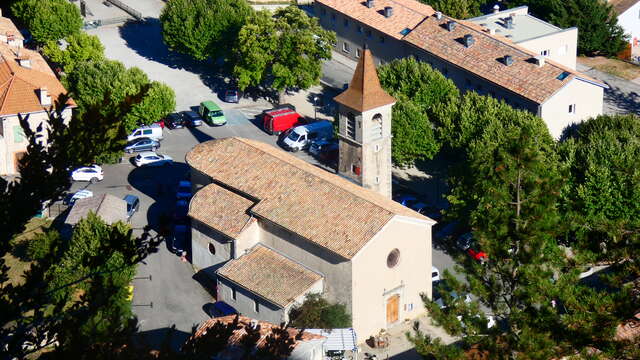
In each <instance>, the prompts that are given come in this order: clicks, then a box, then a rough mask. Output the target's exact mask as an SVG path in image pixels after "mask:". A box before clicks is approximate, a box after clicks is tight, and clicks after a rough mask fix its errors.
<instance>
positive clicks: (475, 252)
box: [456, 232, 489, 263]
mask: <svg viewBox="0 0 640 360" xmlns="http://www.w3.org/2000/svg"><path fill="white" fill-rule="evenodd" d="M456 246H457V247H458V249H460V250H462V251H464V252H466V253H467V254H469V256H471V257H472V258H474V259H475V260H477V261H479V262H481V263H485V262H486V261H487V260H488V259H489V257H488V256H487V254H486V253H485V252H484V251H482V250H480V249H479V248H478V246H477V244H476V243H475V241H473V234H472V233H470V232H469V233H465V234H462V235H460V237H458V240H457V241H456Z"/></svg>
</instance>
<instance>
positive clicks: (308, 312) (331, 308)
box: [290, 294, 351, 329]
mask: <svg viewBox="0 0 640 360" xmlns="http://www.w3.org/2000/svg"><path fill="white" fill-rule="evenodd" d="M290 317H291V325H292V326H294V327H297V328H300V329H309V328H317V329H335V328H345V327H350V326H351V315H349V314H348V313H347V308H346V307H345V306H344V304H331V303H329V302H328V301H327V300H326V299H324V298H323V297H321V296H320V294H309V295H307V298H306V299H305V301H304V302H303V303H302V304H301V305H300V306H298V307H296V308H294V309H292V310H291V314H290Z"/></svg>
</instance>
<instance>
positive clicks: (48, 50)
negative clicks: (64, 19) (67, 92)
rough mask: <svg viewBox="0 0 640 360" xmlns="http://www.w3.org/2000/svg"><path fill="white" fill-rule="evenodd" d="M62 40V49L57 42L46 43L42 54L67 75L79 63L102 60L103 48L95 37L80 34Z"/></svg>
mask: <svg viewBox="0 0 640 360" xmlns="http://www.w3.org/2000/svg"><path fill="white" fill-rule="evenodd" d="M64 40H65V42H66V47H64V48H62V47H61V46H60V45H59V44H58V41H54V40H49V41H47V43H46V44H45V46H44V48H43V49H42V53H43V54H44V56H46V57H47V58H48V59H49V60H51V61H52V62H54V63H57V64H60V65H62V67H63V69H64V71H65V73H67V74H69V73H72V72H73V70H74V69H75V66H76V65H77V64H78V63H80V62H85V61H99V60H102V59H103V58H104V46H102V43H101V42H100V39H99V38H98V37H97V36H95V35H89V34H87V33H84V32H80V33H77V34H72V35H69V36H67V37H65V38H64Z"/></svg>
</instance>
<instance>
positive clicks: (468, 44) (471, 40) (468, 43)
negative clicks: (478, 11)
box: [463, 34, 476, 48]
mask: <svg viewBox="0 0 640 360" xmlns="http://www.w3.org/2000/svg"><path fill="white" fill-rule="evenodd" d="M463 42H464V47H466V48H470V47H471V45H473V44H474V43H475V42H476V40H475V39H474V38H473V35H471V34H467V35H465V36H464V38H463Z"/></svg>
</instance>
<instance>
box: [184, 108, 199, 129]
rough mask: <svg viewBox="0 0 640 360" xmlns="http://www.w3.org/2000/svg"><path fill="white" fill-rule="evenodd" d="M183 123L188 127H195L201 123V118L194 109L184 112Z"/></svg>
mask: <svg viewBox="0 0 640 360" xmlns="http://www.w3.org/2000/svg"><path fill="white" fill-rule="evenodd" d="M184 118H185V124H186V125H187V126H190V127H196V126H200V125H202V124H203V121H202V118H201V117H200V115H198V113H197V112H195V111H185V112H184Z"/></svg>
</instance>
